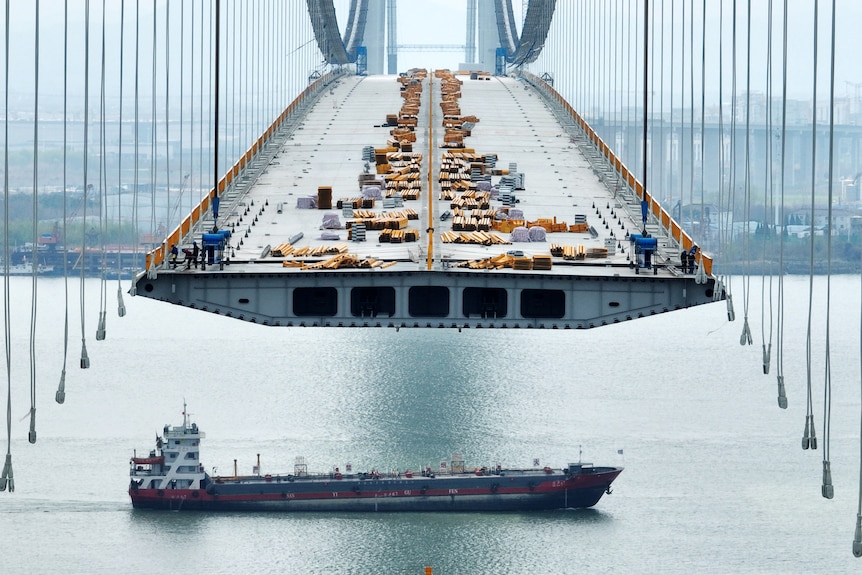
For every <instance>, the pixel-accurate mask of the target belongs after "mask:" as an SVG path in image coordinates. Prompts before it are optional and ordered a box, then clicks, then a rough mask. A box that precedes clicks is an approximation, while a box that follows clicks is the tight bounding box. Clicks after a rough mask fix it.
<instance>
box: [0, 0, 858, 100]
mask: <svg viewBox="0 0 862 575" xmlns="http://www.w3.org/2000/svg"><path fill="white" fill-rule="evenodd" d="M166 1H167V0H156V5H157V6H158V10H159V11H160V12H161V13H163V11H164V6H165V3H166ZM285 1H289V2H291V3H294V2H295V3H298V6H294V8H297V9H303V10H304V5H305V0H285ZM334 1H335V6H336V9H337V12H338V14H339V24H340V26H341V28H342V29H343V28H344V27H345V26H346V24H347V7H348V5H349V0H334ZM206 2H209V0H206ZM685 2H686V5H687V6H689V10H691V8H690V7H692V6H694V10H695V18H696V23H695V29H696V31H698V34H699V29H700V22H699V20H700V14H701V6H702V4H703V2H702V0H685ZM706 3H707V6H708V7H707V21H708V23H707V34H708V45H707V60H708V61H711V62H712V64H711V65H709V64H708V68H709V69H715V68H717V56H716V51H717V49H718V38H719V37H718V29H719V17H718V11H719V7H720V6H724V14H725V17H724V42H725V50H726V51H725V57H724V67H725V68H724V69H725V94H729V91H730V52H729V45H730V35H731V10H732V8H733V5H734V0H707V2H706ZM772 3H773V6H774V11H775V17H774V26H775V40H774V45H773V50H774V51H775V52H776V60H775V62H776V64H775V66H776V69H775V70H774V72H773V74H774V78H775V82H779V81H780V78H781V73H780V72H781V70H780V60H779V59H777V58H778V56H779V55H780V50H781V45H780V40H781V34H780V33H781V29H780V28H781V20H780V14H781V9H782V6H783V3H784V0H773V2H772ZM788 3H789V14H790V18H789V30H790V33H789V55H790V65H789V70H788V89H789V93H790V95H791V96H792V97H794V98H799V99H809V98H810V95H811V79H812V73H813V69H812V64H813V51H814V50H813V19H814V18H813V6H814V4H815V1H814V0H788ZM39 4H40V8H41V10H40V18H41V25H40V32H41V37H40V45H41V54H42V57H41V62H40V66H41V73H40V76H41V78H42V82H41V84H40V92H41V95H42V98H48V99H50V96H51V95H54V96H55V97H58V96H59V94H61V93H62V84H61V83H59V82H57V81H56V79H57V78H58V77H60V76H61V75H62V72H63V58H62V53H63V52H62V38H63V10H64V0H40V3H39ZM120 4H121V3H120V1H119V0H107V2H106V6H107V11H108V19H109V21H114V22H116V21H118V20H119V10H120ZM125 4H126V11H127V19H128V18H131V17H132V15H133V12H134V10H135V8H136V6H140V12H141V18H142V20H143V21H146V20H147V19H148V18H149V17H150V16H149V15H150V14H151V11H152V6H153V2H152V0H141V1H140V2H138V1H137V0H126V2H125ZM180 4H181V0H171V7H172V10H176V8H177V7H178V6H179V5H180ZM189 4H191V0H186V6H188V5H189ZM194 4H195V5H196V6H197V5H199V4H200V3H199V2H197V1H195V2H194ZM466 4H467V2H466V0H399V1H398V4H397V6H398V42H399V43H400V44H446V45H461V44H463V43H464V42H465V36H466V33H465V30H466ZM513 4H514V8H515V15H516V20H518V19H520V18H521V9H522V1H521V0H515V1H514V3H513ZM735 4H736V6H737V10H738V11H739V17H738V30H737V34H738V44H737V45H738V50H739V53H738V75H737V78H738V80H737V83H738V85H737V91H738V92H742V91H743V90H744V87H745V70H746V66H745V58H746V54H745V34H746V29H745V26H746V22H745V11H746V10H747V8H748V4H749V1H748V0H736V2H735ZM750 4H751V7H752V29H753V33H752V57H751V67H750V70H751V76H752V89H753V90H760V91H762V90H763V87H764V85H765V84H764V82H765V80H764V78H765V61H766V49H767V46H766V22H767V18H766V13H767V7H768V5H769V0H751V1H750ZM831 4H832V2H831V1H829V0H820V2H819V6H820V22H819V29H820V44H819V47H818V50H819V71H818V78H819V79H820V82H819V84H820V86H821V87H820V88H819V94H818V99H822V98H823V97H824V96H826V95H827V88H828V86H827V85H826V82H827V81H828V74H829V60H828V57H829V49H830V46H829V43H828V40H829V28H830V25H831V22H830V18H831V14H830V10H831ZM836 4H837V11H838V17H837V34H836V40H837V53H838V56H837V58H836V77H837V81H836V95H838V96H843V95H847V94H851V93H855V92H856V91H857V90H862V67H860V66H859V65H858V63H857V59H858V58H859V56H860V54H862V34H860V32H859V29H858V28H859V23H862V0H836ZM35 5H36V1H35V0H26V1H25V0H17V1H12V2H10V10H11V20H12V22H13V26H12V29H11V31H10V46H11V48H10V69H9V76H10V91H11V92H12V98H11V100H10V106H11V107H13V108H15V107H16V106H18V105H26V103H27V101H28V97H29V98H30V99H32V93H33V68H34V57H33V55H34V52H33V46H34V42H35V32H34V31H35V26H34V20H35ZM68 5H69V17H70V21H69V27H70V29H72V30H74V31H75V33H74V34H72V35H71V36H70V40H69V42H70V53H71V54H73V64H74V65H75V66H77V68H80V60H81V56H80V55H81V53H82V52H83V39H82V37H81V32H80V31H81V30H82V28H83V21H84V13H83V7H84V5H85V3H84V0H68ZM101 5H102V2H100V1H99V0H91V1H90V9H91V23H92V26H93V27H94V28H95V29H94V30H92V31H91V34H93V35H95V38H94V39H91V46H93V45H94V44H92V43H95V46H98V25H99V24H100V15H101ZM567 5H568V6H570V7H572V6H601V5H604V6H612V5H613V6H628V7H630V8H631V9H632V11H634V10H635V8H636V9H637V10H638V11H642V10H643V0H585V1H584V2H578V1H576V0H558V6H560V7H562V6H567ZM682 5H683V0H650V6H651V11H652V12H653V14H656V15H657V14H660V12H661V10H662V8H663V9H664V10H665V11H666V13H667V14H670V12H671V8H672V7H673V8H674V9H675V13H677V14H679V13H680V9H681V7H682ZM559 13H560V10H559V9H558V12H557V14H559ZM3 19H4V18H3V15H2V14H0V22H2V20H3ZM678 20H681V16H678ZM679 24H681V22H679V21H678V22H677V26H679ZM177 27H178V26H177ZM667 28H668V30H667V31H666V35H669V34H670V31H669V29H670V26H669V25H668V26H667ZM677 30H679V28H677ZM129 33H130V31H128V30H127V34H129ZM570 33H571V34H572V35H576V34H578V33H579V32H578V30H576V29H575V30H571V31H570ZM107 34H108V43H109V45H114V46H116V45H117V44H118V43H119V42H118V40H117V37H118V30H117V26H112V27H109V29H108V31H107ZM145 39H146V38H145ZM696 40H697V41H699V36H697V37H696ZM291 41H292V42H293V43H294V44H296V45H297V46H299V45H302V44H305V43H308V42H309V41H311V39H310V38H304V37H303V38H295V39H294V38H291ZM666 41H667V42H668V43H669V42H670V40H669V39H667V40H666ZM675 42H680V35H679V31H677V35H676V37H675ZM175 45H176V44H172V45H171V46H172V52H174V50H173V46H175ZM144 50H146V46H145V47H144ZM0 51H2V46H0ZM98 56H99V55H98V50H96V51H95V53H91V57H94V58H96V61H95V62H93V65H97V64H98ZM147 57H148V54H146V53H145V54H143V55H142V66H143V67H144V68H146V66H148V65H149V64H148V62H147V60H146V58H147ZM573 57H574V55H573ZM654 57H658V55H657V54H655V55H654ZM116 58H117V55H116V53H115V51H112V52H109V54H108V66H109V68H110V67H111V63H112V62H114V63H115V62H116ZM668 58H669V50H667V54H666V56H665V61H666V62H668ZM462 59H463V54H461V53H459V52H444V53H433V52H408V53H402V54H400V55H399V68H400V69H407V68H411V67H427V68H443V67H448V68H453V67H456V66H457V65H458V63H459V62H460V61H461V60H462ZM677 62H678V60H677ZM0 64H2V62H0ZM677 65H678V64H677ZM77 68H76V69H72V66H71V65H70V82H71V83H72V84H74V82H75V80H76V79H80V76H81V74H80V70H78V69H77ZM668 68H669V63H668ZM696 76H698V79H699V72H698V71H696ZM713 76H714V77H715V76H716V75H715V74H714V73H713ZM143 81H146V78H144V79H143ZM0 83H2V78H0ZM74 88H75V86H74V85H72V86H71V87H70V89H74ZM776 89H780V84H776ZM708 93H710V94H712V99H714V98H715V97H716V93H717V87H716V86H711V87H708Z"/></svg>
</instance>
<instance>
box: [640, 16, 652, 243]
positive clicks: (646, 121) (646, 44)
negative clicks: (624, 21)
mask: <svg viewBox="0 0 862 575" xmlns="http://www.w3.org/2000/svg"><path fill="white" fill-rule="evenodd" d="M653 41H655V40H653ZM648 68H649V0H644V94H643V97H644V117H643V124H644V125H643V130H644V134H643V138H644V142H643V146H644V169H643V197H642V198H641V200H645V199H646V195H647V172H648V167H649V161H648V156H647V154H648V153H649V111H648V110H649V108H648V102H649V82H648V81H647V69H648ZM653 70H655V69H653ZM644 227H646V217H644Z"/></svg>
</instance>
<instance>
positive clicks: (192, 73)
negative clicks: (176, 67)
mask: <svg viewBox="0 0 862 575" xmlns="http://www.w3.org/2000/svg"><path fill="white" fill-rule="evenodd" d="M191 4H192V13H191V22H192V24H191V34H192V35H191V39H190V41H189V56H190V58H189V60H191V64H190V70H189V111H190V113H191V118H190V119H189V148H190V150H189V177H190V178H191V175H192V174H194V173H195V154H194V141H195V1H194V0H192V3H191ZM183 6H185V3H184V4H183ZM197 181H199V179H198V178H195V179H193V180H192V179H190V180H189V187H190V188H191V186H192V182H197ZM192 189H194V188H191V189H190V190H189V191H190V192H191V191H192ZM198 201H200V198H199V197H198V196H197V194H194V193H190V194H189V213H191V212H192V211H193V210H194V206H195V204H196V203H197V202H198ZM192 223H194V222H192Z"/></svg>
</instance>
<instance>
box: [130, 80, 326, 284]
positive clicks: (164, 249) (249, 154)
mask: <svg viewBox="0 0 862 575" xmlns="http://www.w3.org/2000/svg"><path fill="white" fill-rule="evenodd" d="M333 76H334V74H333V73H332V72H329V73H328V74H325V75H323V76H321V77H320V78H318V79H317V80H315V81H314V82H313V83H312V84H309V85H308V87H307V88H306V89H305V90H303V91H302V92H301V93H300V94H299V95H298V96H297V97H296V98H295V99H294V100H293V102H291V103H290V104H289V105H288V106H287V107H286V108H285V109H284V110H283V111H282V112H281V114H279V115H278V117H276V119H275V120H274V121H273V122H272V123H271V124H270V125H269V126H268V127H267V128H266V129H265V130H264V131H263V133H262V134H261V135H260V137H259V138H258V139H257V140H255V141H254V142H253V143H252V145H251V146H250V147H249V149H248V150H246V152H245V153H244V154H242V155H241V156H240V157H239V159H238V160H237V161H236V163H235V164H234V165H233V166H232V167H231V168H229V169H228V171H227V173H226V174H225V175H224V176H222V178H221V179H220V180H219V181H218V195H221V194H222V193H223V192H224V191H225V189H227V186H229V185H230V184H231V182H233V180H234V179H235V178H237V177H239V175H240V174H241V173H242V172H243V170H245V168H246V166H247V165H249V164H251V161H252V160H253V159H254V158H255V156H257V154H258V152H260V150H262V149H263V147H264V146H265V145H266V144H267V142H268V141H269V140H270V138H272V136H273V134H275V132H276V131H277V130H278V129H279V128H280V127H281V125H282V124H283V123H284V122H285V120H287V118H288V117H290V115H291V114H292V113H293V112H294V111H295V110H296V108H297V107H298V106H299V105H300V104H302V102H303V101H304V100H305V99H306V98H308V97H309V96H310V95H311V94H312V93H313V92H314V91H315V90H317V89H318V88H319V87H321V86H323V85H326V84H327V83H329V81H330V80H331V79H332V78H333ZM214 197H216V191H215V188H211V189H210V191H209V192H208V193H207V194H206V195H204V197H203V198H202V199H201V201H200V203H199V204H198V205H196V206H195V207H193V208H192V211H191V213H190V214H189V215H188V216H186V217H185V218H184V219H183V221H182V222H180V225H178V226H177V227H176V228H174V229H173V230H172V231H171V233H169V234H168V236H167V237H166V238H165V240H164V242H162V244H161V245H160V246H158V247H157V248H154V249H153V250H151V251H150V252H149V253H148V254H147V259H146V269H148V270H149V269H151V268H153V267H155V266H158V265H159V264H161V263H162V262H164V261H165V259H166V258H167V257H168V254H169V250H170V246H171V245H173V244H176V245H179V244H180V240H181V239H182V238H183V237H185V236H186V235H187V234H188V233H189V232H191V230H192V228H193V227H194V225H195V224H197V223H198V222H199V221H200V220H201V219H202V218H203V216H204V214H206V213H207V211H208V210H209V208H210V205H211V203H212V199H213V198H214Z"/></svg>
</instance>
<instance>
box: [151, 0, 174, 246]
mask: <svg viewBox="0 0 862 575" xmlns="http://www.w3.org/2000/svg"><path fill="white" fill-rule="evenodd" d="M153 98H154V99H155V84H153ZM170 111H171V0H165V192H166V194H167V198H168V200H167V202H166V203H165V207H166V208H167V218H166V220H165V226H166V230H167V233H171V232H172V230H173V229H174V216H175V215H176V210H175V209H174V204H173V202H172V198H171V117H170ZM177 207H179V206H177Z"/></svg>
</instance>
